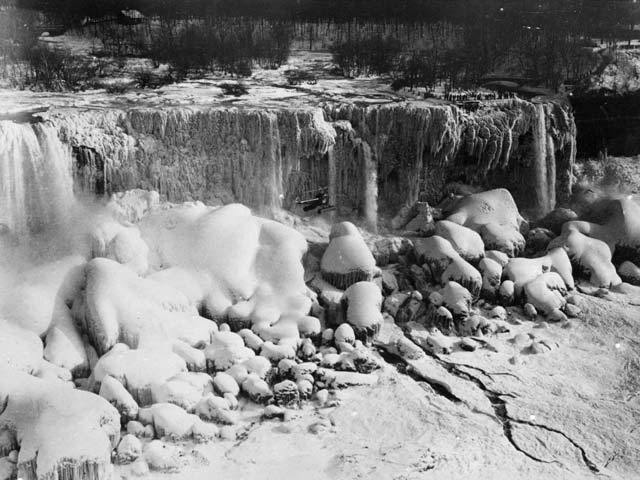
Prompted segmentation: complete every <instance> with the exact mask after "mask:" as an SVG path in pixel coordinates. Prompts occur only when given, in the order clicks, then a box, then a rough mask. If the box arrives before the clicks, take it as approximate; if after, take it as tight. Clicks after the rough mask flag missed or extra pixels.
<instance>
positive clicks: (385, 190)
mask: <svg viewBox="0 0 640 480" xmlns="http://www.w3.org/2000/svg"><path fill="white" fill-rule="evenodd" d="M11 125H15V124H11V123H10V122H0V131H1V134H2V135H4V136H6V135H10V136H18V137H19V136H20V135H21V133H20V132H22V134H23V135H26V136H29V135H30V134H29V133H28V130H31V131H33V132H38V131H47V132H48V131H52V132H56V133H57V139H56V142H57V144H56V148H57V149H58V150H59V151H58V152H57V153H56V155H57V156H62V157H64V158H57V157H56V159H53V158H52V157H51V155H48V156H49V160H50V161H54V162H55V163H57V164H58V165H60V166H61V168H62V169H63V170H64V169H66V170H67V171H68V170H69V169H70V168H71V169H72V170H73V178H74V190H75V191H76V193H77V192H79V191H85V192H92V193H97V194H103V193H110V192H114V191H120V190H126V189H131V188H145V189H153V190H157V191H158V192H160V194H161V195H163V196H165V197H166V198H167V199H168V200H170V201H185V200H196V199H198V200H203V201H205V202H208V203H214V204H215V203H229V202H234V201H237V202H241V203H244V204H246V205H248V206H250V207H252V208H254V209H256V210H257V211H261V212H263V213H268V212H269V211H270V210H271V209H273V208H278V207H284V208H292V207H294V206H295V201H296V199H298V198H300V199H302V198H308V197H309V196H310V195H311V196H313V194H310V193H309V191H312V190H314V189H317V188H321V187H328V189H329V196H330V200H331V203H332V204H333V205H336V206H337V207H338V210H339V213H340V214H342V215H347V216H351V217H352V218H362V219H364V220H365V221H366V223H368V224H369V226H370V227H372V228H375V223H376V221H377V218H378V214H381V215H383V216H392V215H394V214H395V213H396V212H397V211H398V210H399V209H400V208H401V207H402V206H403V205H405V204H412V203H414V202H415V201H417V200H418V199H424V200H427V201H429V202H431V203H435V202H437V201H438V200H439V199H440V198H441V197H442V196H443V193H444V192H443V186H444V185H445V183H447V182H451V181H459V182H463V183H469V184H473V185H478V186H482V187H491V186H495V185H501V186H506V187H507V188H510V189H511V190H512V192H513V194H514V197H515V198H516V199H517V200H518V201H519V203H520V208H522V209H529V210H531V211H532V212H535V213H536V214H544V213H546V212H547V211H549V210H550V209H552V208H553V207H554V206H555V204H556V202H558V201H561V200H563V198H564V197H565V196H568V195H569V193H570V190H571V181H572V180H571V175H570V171H571V167H572V164H573V162H574V160H575V154H576V142H575V138H576V128H575V123H574V120H573V116H572V114H571V111H570V108H569V107H568V106H567V105H566V104H564V103H563V102H561V101H559V100H557V101H556V100H549V101H546V102H540V103H532V102H527V101H523V100H519V99H514V100H508V101H500V102H495V103H492V104H490V105H485V106H483V107H482V108H480V109H479V110H477V111H475V112H468V111H465V110H463V109H461V108H458V107H456V106H453V105H444V104H443V105H434V104H427V103H410V104H409V103H394V104H384V105H369V106H360V105H354V104H324V105H319V106H313V107H311V106H310V107H305V108H299V107H296V108H286V107H280V108H277V109H276V108H260V109H259V108H251V107H244V108H243V107H213V108H203V107H170V108H166V109H158V108H157V107H156V108H144V107H133V108H130V109H126V110H125V109H118V108H108V109H95V110H80V109H72V108H67V109H56V110H52V111H51V112H49V113H48V114H46V117H45V123H44V124H40V125H20V126H19V127H15V126H11ZM16 128H19V129H20V131H15V129H16ZM12 129H13V130H12ZM7 132H9V133H7ZM36 137H37V135H36ZM40 140H41V141H40V144H42V142H43V141H44V142H45V143H46V142H50V141H51V139H50V138H49V137H47V138H43V137H42V135H40ZM14 143H15V142H14ZM14 143H8V144H5V145H3V151H2V152H0V155H1V156H3V157H11V158H15V156H16V155H18V153H16V151H14V150H12V149H15V148H22V147H12V145H14ZM39 148H41V149H43V148H45V147H44V146H43V145H40V146H39ZM46 148H49V147H46ZM0 160H2V161H1V162H0V166H1V165H3V164H6V163H8V162H7V161H6V160H5V159H4V158H0ZM71 165H72V166H71ZM1 168H6V167H1ZM2 173H3V178H7V177H6V176H5V175H6V174H5V172H2ZM10 175H11V174H9V176H10ZM2 188H3V190H2V192H3V193H2V195H4V197H7V198H10V197H11V195H9V194H8V193H7V191H8V190H7V189H9V188H10V186H8V185H4V184H3V187H2ZM65 188H66V187H65ZM534 193H535V194H534ZM4 197H3V198H4ZM23 201H26V200H21V199H20V198H18V197H15V198H14V197H11V199H10V201H8V202H7V203H3V205H2V206H0V222H4V223H7V224H9V226H10V227H12V226H13V223H15V221H16V220H15V218H14V217H15V215H14V214H13V213H10V212H12V211H13V210H15V207H11V208H9V207H8V206H7V205H8V204H9V203H11V202H14V203H16V202H18V203H19V202H23ZM12 209H13V210H12ZM8 212H9V213H8Z"/></svg>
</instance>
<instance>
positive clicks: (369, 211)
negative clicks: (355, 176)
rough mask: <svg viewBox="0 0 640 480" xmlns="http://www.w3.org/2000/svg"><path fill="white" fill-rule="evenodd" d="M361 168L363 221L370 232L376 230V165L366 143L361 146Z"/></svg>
mask: <svg viewBox="0 0 640 480" xmlns="http://www.w3.org/2000/svg"><path fill="white" fill-rule="evenodd" d="M361 154H362V166H363V169H364V172H363V177H364V202H363V203H364V212H363V214H364V215H363V216H364V220H365V222H366V223H367V228H368V229H369V230H371V231H372V232H376V231H377V229H378V165H377V164H376V162H375V160H374V159H373V156H372V155H371V147H370V146H369V144H368V143H366V142H362V145H361Z"/></svg>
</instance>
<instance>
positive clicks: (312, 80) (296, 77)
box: [284, 69, 318, 85]
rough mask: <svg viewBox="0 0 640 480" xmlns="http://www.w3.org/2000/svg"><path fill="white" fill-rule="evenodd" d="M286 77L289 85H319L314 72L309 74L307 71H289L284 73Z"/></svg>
mask: <svg viewBox="0 0 640 480" xmlns="http://www.w3.org/2000/svg"><path fill="white" fill-rule="evenodd" d="M284 76H285V78H286V79H287V82H288V83H289V85H300V84H301V83H308V84H310V85H315V84H316V83H318V78H317V77H316V76H315V75H314V74H313V73H312V72H308V71H306V70H298V69H291V70H287V71H285V72H284Z"/></svg>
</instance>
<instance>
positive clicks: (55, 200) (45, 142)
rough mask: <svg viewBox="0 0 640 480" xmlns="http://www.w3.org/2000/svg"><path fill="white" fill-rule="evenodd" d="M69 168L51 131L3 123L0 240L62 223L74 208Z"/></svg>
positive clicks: (0, 129) (0, 137)
mask: <svg viewBox="0 0 640 480" xmlns="http://www.w3.org/2000/svg"><path fill="white" fill-rule="evenodd" d="M71 163H72V157H71V151H70V149H69V147H68V145H65V144H64V143H63V142H61V141H60V139H59V137H58V131H57V129H56V128H54V127H53V126H52V125H50V124H48V123H39V124H35V125H30V124H16V123H13V122H8V121H0V234H3V232H4V233H7V232H8V231H11V232H13V233H15V234H18V235H23V234H28V233H37V232H38V231H40V230H42V229H44V228H46V227H49V226H51V225H52V224H54V225H55V224H57V223H59V222H61V221H63V220H64V219H65V217H66V216H67V215H68V213H69V209H70V207H71V206H72V205H73V203H74V196H73V178H72V175H71Z"/></svg>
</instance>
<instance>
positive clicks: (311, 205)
mask: <svg viewBox="0 0 640 480" xmlns="http://www.w3.org/2000/svg"><path fill="white" fill-rule="evenodd" d="M307 193H315V194H316V196H315V197H314V198H310V199H307V200H296V203H297V204H298V205H302V206H303V207H302V210H304V211H305V212H310V211H311V210H315V209H316V208H317V209H318V210H317V212H318V214H320V213H322V212H325V211H328V210H329V211H330V210H335V209H336V207H334V206H333V205H329V188H328V187H324V188H320V189H318V190H311V191H309V192H307Z"/></svg>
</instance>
